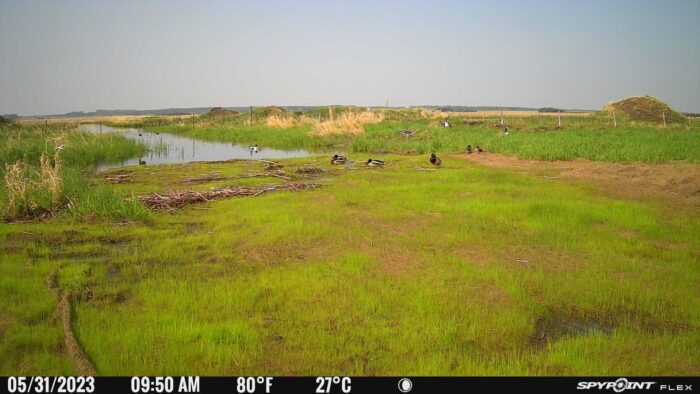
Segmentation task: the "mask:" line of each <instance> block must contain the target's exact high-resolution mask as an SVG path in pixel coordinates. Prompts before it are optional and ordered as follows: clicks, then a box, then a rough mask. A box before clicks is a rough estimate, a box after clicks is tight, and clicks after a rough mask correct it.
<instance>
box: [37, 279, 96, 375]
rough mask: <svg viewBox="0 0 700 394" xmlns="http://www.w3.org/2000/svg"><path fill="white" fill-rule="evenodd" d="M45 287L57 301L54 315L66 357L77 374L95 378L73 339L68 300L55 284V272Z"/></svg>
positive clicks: (93, 372) (90, 365)
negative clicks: (60, 332) (61, 331)
mask: <svg viewBox="0 0 700 394" xmlns="http://www.w3.org/2000/svg"><path fill="white" fill-rule="evenodd" d="M46 286H47V287H48V288H49V289H51V291H52V292H53V293H54V294H55V295H56V298H57V299H58V300H59V301H58V305H56V313H57V314H58V315H59V318H60V319H61V323H62V324H63V339H64V342H65V345H66V349H67V350H68V356H69V357H70V359H71V361H73V365H75V370H76V372H77V374H78V375H81V376H95V374H96V373H95V368H94V367H93V366H92V363H90V360H88V358H87V357H86V356H85V353H83V350H82V348H81V347H80V344H79V343H78V341H77V340H76V339H75V334H74V333H73V327H72V326H71V305H70V300H69V299H68V295H67V294H65V293H64V292H62V291H61V288H60V287H59V286H58V284H57V283H56V271H54V272H52V273H50V274H49V276H48V277H46Z"/></svg>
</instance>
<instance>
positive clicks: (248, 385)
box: [236, 376, 272, 394]
mask: <svg viewBox="0 0 700 394" xmlns="http://www.w3.org/2000/svg"><path fill="white" fill-rule="evenodd" d="M258 386H262V387H261V389H262V388H264V389H265V392H266V393H269V392H270V389H271V388H272V378H270V377H265V376H258V377H253V376H248V377H245V376H241V377H239V378H238V379H236V391H237V392H238V393H240V394H243V393H256V392H257V391H256V389H257V387H258Z"/></svg>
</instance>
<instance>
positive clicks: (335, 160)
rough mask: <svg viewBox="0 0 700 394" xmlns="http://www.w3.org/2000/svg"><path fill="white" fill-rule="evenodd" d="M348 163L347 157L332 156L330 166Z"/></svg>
mask: <svg viewBox="0 0 700 394" xmlns="http://www.w3.org/2000/svg"><path fill="white" fill-rule="evenodd" d="M347 162H348V158H347V156H340V155H333V157H332V158H331V164H345V163H347Z"/></svg>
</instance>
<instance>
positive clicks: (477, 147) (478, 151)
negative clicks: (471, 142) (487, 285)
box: [476, 145, 484, 153]
mask: <svg viewBox="0 0 700 394" xmlns="http://www.w3.org/2000/svg"><path fill="white" fill-rule="evenodd" d="M483 151H484V150H483V149H481V147H480V146H479V145H477V146H476V153H482V152H483Z"/></svg>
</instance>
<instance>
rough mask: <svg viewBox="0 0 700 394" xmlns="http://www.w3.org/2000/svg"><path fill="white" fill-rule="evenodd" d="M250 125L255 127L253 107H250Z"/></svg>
mask: <svg viewBox="0 0 700 394" xmlns="http://www.w3.org/2000/svg"><path fill="white" fill-rule="evenodd" d="M250 125H251V126H252V125H253V106H252V105H251V106H250Z"/></svg>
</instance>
